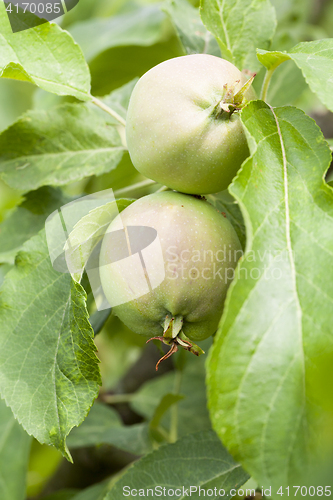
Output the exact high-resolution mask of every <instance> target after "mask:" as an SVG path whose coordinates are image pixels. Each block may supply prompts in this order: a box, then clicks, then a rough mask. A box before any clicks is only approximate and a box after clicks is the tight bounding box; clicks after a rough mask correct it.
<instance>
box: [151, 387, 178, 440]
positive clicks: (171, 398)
mask: <svg viewBox="0 0 333 500" xmlns="http://www.w3.org/2000/svg"><path fill="white" fill-rule="evenodd" d="M184 397H185V396H183V395H182V394H172V393H168V394H165V395H164V396H163V398H162V399H161V401H160V402H159V404H158V406H157V408H156V409H155V412H154V415H153V418H152V419H151V421H150V424H149V428H150V430H151V431H152V432H154V431H155V430H158V427H159V425H160V421H161V420H162V417H163V416H164V414H165V413H166V412H167V411H168V410H169V408H171V406H173V405H174V404H177V403H178V401H181V400H182V399H184Z"/></svg>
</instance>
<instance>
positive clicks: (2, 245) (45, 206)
mask: <svg viewBox="0 0 333 500" xmlns="http://www.w3.org/2000/svg"><path fill="white" fill-rule="evenodd" d="M69 201H70V199H69V198H67V197H66V196H65V195H64V194H63V193H62V191H61V190H60V189H53V188H51V187H42V188H40V189H38V190H37V191H32V192H30V193H28V194H27V195H26V196H25V200H24V201H23V203H21V205H20V206H19V207H17V208H16V209H15V211H14V212H12V213H11V214H10V215H9V217H7V219H6V220H5V221H4V222H2V223H1V224H0V262H8V263H11V264H13V263H14V258H15V255H16V254H17V252H18V251H19V250H20V249H21V248H22V245H23V243H24V242H25V241H26V240H28V239H29V238H31V237H32V236H34V235H35V234H37V233H38V232H39V231H40V230H41V229H43V227H44V224H45V220H46V218H47V217H48V215H50V214H51V213H52V212H53V211H54V210H56V209H58V208H60V207H61V206H62V205H65V204H66V203H68V202H69Z"/></svg>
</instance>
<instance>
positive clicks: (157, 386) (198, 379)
mask: <svg viewBox="0 0 333 500" xmlns="http://www.w3.org/2000/svg"><path fill="white" fill-rule="evenodd" d="M210 343H211V341H210V340H209V341H206V342H205V344H204V345H202V344H201V343H200V345H202V347H203V348H204V349H206V347H205V345H207V346H208V345H210ZM186 355H187V363H186V366H185V369H184V372H183V374H182V377H181V382H180V385H179V393H180V394H181V395H182V396H183V399H182V400H181V401H179V402H178V410H177V411H178V429H177V432H178V435H179V436H184V435H186V434H189V433H191V432H200V431H202V430H205V429H210V428H211V424H210V420H209V415H208V411H207V403H206V386H205V366H204V364H205V360H206V357H207V356H206V355H202V356H200V357H199V358H197V357H195V356H193V354H191V353H186ZM190 356H191V358H190ZM177 385H178V384H177V383H176V379H175V374H174V373H167V374H166V375H163V376H160V377H157V378H156V379H153V380H150V381H148V382H146V383H145V384H144V385H143V386H142V387H141V388H140V389H139V390H138V391H137V392H136V393H135V395H134V396H133V398H132V399H131V401H130V406H131V407H132V408H133V410H134V411H135V412H137V413H138V414H139V415H142V416H143V417H145V418H146V419H148V420H151V419H153V418H154V417H155V416H156V412H158V411H159V410H158V407H159V405H161V402H162V400H163V397H164V396H165V395H167V394H169V393H171V392H173V391H174V389H175V387H176V386H177ZM162 404H163V403H162ZM160 425H161V426H162V428H163V429H164V430H166V431H167V432H169V429H170V411H166V412H165V414H164V415H163V417H162V419H161V421H160Z"/></svg>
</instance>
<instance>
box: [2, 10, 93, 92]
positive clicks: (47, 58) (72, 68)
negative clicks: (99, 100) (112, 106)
mask: <svg viewBox="0 0 333 500" xmlns="http://www.w3.org/2000/svg"><path fill="white" fill-rule="evenodd" d="M0 76H1V77H3V78H13V79H15V80H24V81H28V82H31V83H34V84H35V85H38V86H39V87H40V88H42V89H44V90H47V91H48V92H53V93H54V94H58V95H72V96H74V97H77V98H78V99H80V100H82V101H88V100H90V99H91V97H90V74H89V69H88V66H87V63H86V61H85V60H84V57H83V54H82V52H81V49H80V47H79V46H78V45H77V44H76V43H75V42H74V40H73V39H72V37H71V36H70V35H69V33H67V32H66V31H63V30H62V29H61V28H60V27H59V26H58V25H57V24H51V23H46V24H42V25H41V26H37V27H36V28H31V29H28V30H25V31H21V32H18V33H12V31H11V28H10V25H9V20H8V17H7V14H6V11H5V5H4V4H3V3H2V2H1V4H0Z"/></svg>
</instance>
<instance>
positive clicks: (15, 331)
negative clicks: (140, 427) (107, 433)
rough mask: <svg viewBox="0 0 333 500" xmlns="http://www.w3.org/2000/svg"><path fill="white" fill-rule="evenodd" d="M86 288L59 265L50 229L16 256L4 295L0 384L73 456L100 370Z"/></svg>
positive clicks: (44, 439)
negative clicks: (70, 446)
mask: <svg viewBox="0 0 333 500" xmlns="http://www.w3.org/2000/svg"><path fill="white" fill-rule="evenodd" d="M85 301H86V295H85V292H84V290H83V289H82V287H81V286H80V285H79V284H78V283H75V282H73V281H72V279H71V277H70V275H68V274H61V273H58V272H56V271H54V270H53V269H52V267H51V262H50V258H49V255H48V248H47V245H46V240H45V234H44V231H41V232H40V233H39V234H38V235H37V236H34V237H33V238H32V239H30V240H28V241H27V242H26V243H25V244H24V246H23V249H22V251H21V252H19V254H18V255H17V257H16V265H15V268H14V269H12V270H11V271H9V273H8V274H7V275H6V277H5V281H4V283H3V286H2V288H1V295H0V390H1V394H2V397H3V398H4V399H5V400H6V403H7V404H8V406H10V407H11V409H12V411H13V413H14V415H15V417H16V418H17V420H18V421H19V422H20V423H21V424H22V426H23V427H24V428H25V430H26V431H27V432H28V433H29V434H32V435H33V436H35V437H36V438H37V439H38V440H39V441H40V442H41V443H46V444H52V445H54V446H56V448H58V449H59V450H60V451H61V452H62V453H63V454H64V455H65V456H67V458H69V457H70V456H69V454H68V451H67V447H66V444H65V439H66V436H67V435H68V433H69V431H70V430H71V429H72V428H73V427H74V426H76V425H79V424H80V423H81V422H82V420H83V419H84V418H85V416H86V414H87V412H88V410H89V408H90V406H91V405H92V402H93V400H94V399H95V398H96V396H97V394H98V385H99V383H100V375H99V369H98V359H97V357H96V355H95V350H96V348H95V346H94V343H93V340H92V339H93V331H92V328H91V326H90V324H89V321H88V317H87V311H86V306H85Z"/></svg>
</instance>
